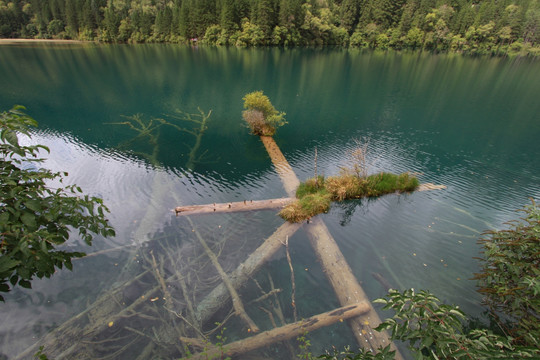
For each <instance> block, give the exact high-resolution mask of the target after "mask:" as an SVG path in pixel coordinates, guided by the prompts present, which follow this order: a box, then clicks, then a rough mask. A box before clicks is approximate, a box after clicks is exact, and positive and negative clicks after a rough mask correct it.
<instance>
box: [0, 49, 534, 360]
mask: <svg viewBox="0 0 540 360" xmlns="http://www.w3.org/2000/svg"><path fill="white" fill-rule="evenodd" d="M0 64H2V65H1V67H0V85H1V86H0V108H1V109H8V108H10V107H11V106H12V105H14V104H23V105H25V106H26V107H27V108H28V112H29V113H30V114H31V115H32V116H34V117H35V118H36V119H37V120H38V121H39V123H40V127H39V130H38V131H37V132H36V134H35V135H34V138H33V141H35V142H39V143H44V144H46V145H48V146H49V147H50V148H51V154H50V155H49V160H48V161H47V166H48V167H50V168H53V169H58V170H59V169H62V170H67V171H69V173H70V176H69V181H72V182H74V183H77V184H79V185H81V187H83V189H84V190H85V191H86V192H88V193H91V194H93V195H99V196H101V197H103V198H104V200H105V202H106V204H107V205H108V206H109V208H110V209H111V214H110V220H111V222H112V223H113V225H114V226H115V227H116V228H117V233H118V236H117V237H116V238H114V239H106V240H105V239H96V240H95V243H94V246H93V247H92V248H91V249H89V248H84V247H83V246H82V245H81V244H80V243H79V242H78V241H73V243H72V244H70V246H72V247H74V248H83V249H84V250H86V251H87V252H88V253H93V252H98V251H103V250H106V251H108V252H105V253H98V254H97V255H94V256H90V257H88V258H86V259H82V260H77V262H76V266H75V269H74V271H73V272H69V271H67V272H66V271H60V272H58V273H57V274H55V276H54V277H53V278H52V279H47V280H43V281H35V282H34V283H33V286H34V290H33V291H23V290H17V291H14V292H12V293H11V294H8V296H7V299H8V300H7V302H6V304H3V305H1V306H0V313H1V314H2V318H3V319H4V320H3V321H2V323H1V325H0V353H4V354H6V355H8V356H10V357H13V356H15V355H16V354H19V353H21V352H22V351H23V350H25V349H26V348H27V347H28V346H29V345H30V344H32V343H34V342H35V341H37V340H38V339H39V338H40V337H42V336H43V335H44V334H46V333H47V331H49V330H51V329H54V328H57V327H58V326H60V325H61V324H62V323H63V322H64V321H65V320H67V319H69V318H71V317H72V316H73V315H76V314H78V313H80V312H81V311H83V310H84V309H85V308H87V307H88V306H90V304H92V303H93V301H94V300H95V299H96V298H97V297H98V296H99V294H100V293H103V292H104V291H106V290H107V289H109V288H110V287H111V286H117V285H118V284H120V283H122V282H123V281H125V279H124V277H125V272H123V271H122V270H121V269H123V268H125V266H124V264H126V262H127V261H128V258H129V259H135V261H136V262H137V261H139V262H140V263H141V265H140V267H141V271H142V269H144V266H145V265H144V264H145V261H143V260H142V259H138V257H137V255H140V254H143V253H145V249H155V250H156V253H157V251H158V247H157V245H156V244H160V243H163V240H162V239H167V241H172V240H170V239H173V238H174V239H175V240H174V241H176V242H175V243H174V244H175V245H174V248H175V249H184V250H181V251H180V253H179V254H180V255H178V256H179V258H183V259H189V258H190V256H192V255H190V253H189V251H188V250H186V249H189V248H190V247H189V245H190V244H193V243H195V242H196V239H195V238H194V236H193V233H192V231H191V230H194V229H192V226H191V224H189V223H188V222H186V220H185V219H182V218H175V217H174V214H173V213H172V212H171V211H170V210H171V209H173V208H174V207H175V206H177V205H184V204H185V205H187V204H204V203H211V202H224V201H240V200H244V199H253V200H255V199H265V198H272V197H281V196H285V192H284V190H283V188H282V185H281V182H280V181H279V178H278V177H277V175H276V174H275V172H274V170H273V168H272V165H271V162H270V160H269V158H268V156H267V154H266V152H265V151H264V148H263V146H262V144H261V143H260V142H259V140H258V139H257V138H255V137H252V136H249V135H248V131H247V129H246V128H244V127H243V126H242V123H241V111H242V100H241V99H242V96H243V95H244V94H246V93H247V92H249V91H253V90H259V89H262V90H264V92H265V93H266V94H267V95H268V96H269V97H270V99H271V100H272V102H273V104H274V105H275V106H276V108H277V109H279V110H283V111H285V112H287V119H288V121H289V124H288V125H287V126H286V127H284V128H282V129H280V130H279V132H278V134H277V135H276V141H277V142H278V144H279V145H280V147H281V149H282V151H283V152H284V154H285V156H286V158H287V159H288V160H289V162H290V163H291V165H292V167H293V169H294V170H295V172H296V173H297V175H298V176H299V178H300V179H302V180H303V179H306V178H307V177H310V176H312V175H313V171H314V170H313V164H314V149H315V147H316V148H317V151H318V169H319V173H324V174H327V175H332V174H336V173H337V172H338V171H339V167H340V166H343V165H346V164H347V161H348V160H347V159H348V154H349V153H350V151H351V150H352V149H353V148H354V146H355V144H354V139H362V138H363V139H369V144H370V158H369V159H370V162H371V167H370V171H371V172H376V171H382V170H384V171H392V172H402V171H413V172H420V173H422V174H423V175H422V176H421V180H422V181H425V182H434V183H438V184H445V185H447V186H448V189H447V190H444V191H432V192H423V193H414V194H410V195H401V196H393V195H392V196H386V197H383V198H380V199H376V200H363V201H355V202H347V203H344V204H336V205H335V206H334V207H333V208H332V210H331V212H330V213H329V214H326V215H324V220H325V223H326V224H327V226H328V227H329V229H330V231H331V233H332V235H333V236H334V238H335V239H336V241H337V242H338V244H339V246H340V248H341V250H342V251H343V253H344V254H345V256H346V258H347V260H348V261H349V264H350V265H351V267H352V268H353V271H354V272H355V274H356V276H357V278H358V280H359V281H360V282H361V284H362V286H363V288H364V289H365V290H366V292H367V294H368V296H369V297H370V298H372V299H374V298H377V297H380V296H382V295H384V293H385V290H384V289H383V287H382V286H381V284H380V283H379V282H377V281H376V280H375V279H374V277H373V273H379V274H381V275H382V276H384V277H385V278H386V279H387V280H388V282H389V283H390V284H391V285H392V286H394V287H399V288H401V289H404V288H409V287H414V288H417V289H430V290H431V291H433V292H434V293H435V294H436V295H438V296H439V297H441V298H443V299H444V300H445V301H448V302H452V303H456V304H459V305H460V306H461V307H462V308H463V309H464V310H465V311H467V312H469V313H471V314H475V315H477V314H479V313H480V312H481V311H482V309H481V307H479V305H478V303H479V300H480V298H479V296H478V295H477V294H476V292H475V291H474V282H473V281H470V280H469V279H470V278H471V277H472V274H473V273H474V271H475V270H476V262H475V260H474V259H472V257H473V256H476V255H478V247H477V244H476V241H477V239H478V238H479V236H480V234H481V233H482V232H483V231H484V230H487V229H492V228H501V227H503V223H504V222H505V221H508V220H511V219H514V218H516V216H517V214H515V213H514V210H516V209H518V208H520V207H522V206H523V205H525V204H527V203H528V202H529V200H528V197H533V198H536V199H539V198H540V145H539V142H538V139H539V138H540V118H539V115H538V114H540V102H539V101H538V94H539V93H540V65H539V64H538V63H537V62H536V63H535V62H531V61H529V60H527V59H514V60H512V59H500V58H496V59H492V58H464V57H461V56H457V55H431V54H422V53H414V54H406V53H405V54H395V53H363V52H356V51H352V50H351V51H345V50H287V51H282V50H277V49H272V50H266V49H256V50H249V49H242V50H239V49H215V48H198V49H193V48H189V47H176V46H166V45H163V46H162V45H151V46H147V45H140V46H93V45H90V46H73V47H71V46H70V47H42V46H40V47H32V46H24V47H2V48H0ZM197 107H200V108H201V109H202V110H204V111H206V112H208V111H209V110H212V115H211V117H210V122H209V123H208V130H207V131H206V133H205V134H204V136H203V137H202V142H201V148H200V151H199V154H203V153H204V157H203V159H202V162H200V163H197V164H196V165H195V168H194V169H193V171H189V170H188V169H187V168H186V163H187V158H188V157H189V152H190V147H191V146H193V144H194V138H193V136H191V135H189V134H186V133H179V132H175V131H163V132H162V133H161V135H160V138H159V149H160V151H159V152H158V154H157V157H156V158H155V159H154V161H152V162H151V161H148V159H146V158H145V157H144V156H141V155H140V154H139V153H141V152H150V151H151V150H152V147H151V146H148V144H145V143H144V142H134V143H132V144H131V145H130V146H129V147H127V148H119V146H118V145H119V144H121V143H122V142H125V141H127V140H129V139H131V138H133V137H134V136H135V135H136V134H135V133H134V132H133V131H131V130H129V129H128V128H127V127H126V126H122V125H114V124H111V123H118V122H121V121H125V118H123V116H130V115H134V114H137V113H139V114H141V115H142V117H143V118H145V119H149V118H151V117H162V118H165V119H168V120H170V117H168V116H169V115H171V114H175V110H176V109H181V110H183V111H186V112H190V113H195V112H197ZM182 124H184V126H189V125H187V124H186V123H185V122H184V123H182ZM193 221H194V222H195V228H196V229H197V230H198V231H200V232H201V234H202V235H203V236H205V237H206V238H207V239H209V241H211V242H212V244H214V245H215V246H216V249H222V258H221V260H222V265H223V266H224V267H225V268H226V269H228V270H230V269H232V268H234V267H235V264H237V263H238V262H239V261H242V259H243V258H245V256H246V254H247V253H248V252H249V251H251V250H252V249H253V248H254V247H256V246H258V244H260V242H261V241H262V240H263V239H264V238H265V237H267V236H268V235H270V234H271V233H272V231H273V230H274V229H275V228H276V227H278V226H279V225H280V224H281V221H280V219H279V218H277V217H276V216H275V214H274V213H273V212H267V211H265V212H258V213H246V214H237V215H218V216H215V217H204V218H203V217H201V218H193ZM222 241H225V243H222ZM290 242H291V256H292V258H293V262H294V266H295V275H296V284H297V293H296V302H297V304H298V311H299V315H300V316H301V317H307V316H310V315H313V314H316V313H320V312H323V311H327V310H330V309H332V308H334V307H336V306H338V303H337V301H336V300H335V299H334V297H333V295H332V294H331V291H330V289H329V288H328V285H327V284H326V280H325V277H324V274H323V273H322V271H321V270H320V268H319V266H318V263H317V262H316V260H315V256H314V254H313V252H312V250H311V247H310V246H309V242H308V241H307V238H306V237H305V234H304V233H303V232H302V231H299V232H297V233H296V234H295V235H294V236H293V237H292V238H291V239H290ZM220 244H221V245H220ZM223 244H225V245H223ZM110 249H113V250H111V251H109V250H110ZM146 253H147V251H146ZM147 260H148V259H147ZM186 261H187V260H186ZM187 263H189V264H190V266H192V267H193V268H196V269H197V272H198V274H199V275H200V276H201V277H202V278H204V277H205V276H208V277H210V275H211V274H212V270H210V269H209V268H208V267H205V265H204V264H202V263H203V261H202V260H201V261H195V262H189V261H188V262H187ZM146 265H148V264H147V262H146ZM203 265H204V266H203ZM135 273H137V272H136V271H135ZM267 273H269V274H271V276H272V278H273V280H274V282H275V283H276V287H279V288H282V289H283V291H282V292H281V293H280V299H281V302H282V303H283V304H288V302H289V296H290V295H289V294H290V273H289V270H288V264H287V261H286V259H285V257H284V253H283V252H280V253H278V254H277V255H276V256H275V258H274V259H273V260H272V261H271V262H270V263H269V264H268V265H267V266H265V267H264V268H263V269H262V270H261V271H260V272H259V275H258V276H257V279H258V281H259V282H260V284H261V286H262V287H264V288H265V289H266V291H268V286H269V284H268V280H267V276H266V274H267ZM206 280H208V279H206ZM206 280H205V281H206ZM208 281H209V280H208ZM209 284H212V283H211V282H209ZM321 292H323V293H326V292H327V293H328V295H325V296H321V295H320V294H321ZM260 294H261V293H260V290H259V289H258V288H257V287H256V285H254V283H250V284H249V285H248V286H247V287H246V288H245V289H243V290H242V296H243V297H245V298H246V299H249V298H255V297H258V296H260ZM130 296H132V297H133V296H134V295H131V294H124V297H125V298H129V297H130ZM130 300H132V299H130ZM283 307H284V310H283V312H284V315H285V317H286V318H287V320H288V321H290V320H291V317H292V314H291V312H292V311H291V309H290V308H287V307H286V306H285V305H284V306H283ZM248 312H250V314H252V316H253V317H254V318H255V320H256V321H257V323H260V324H261V325H260V326H261V327H264V328H268V327H271V325H270V324H269V321H268V318H267V317H266V315H265V314H264V313H262V312H261V311H260V310H258V309H257V307H256V306H251V307H249V308H248ZM148 323H149V324H152V323H151V322H150V321H149V322H148ZM138 325H139V326H141V328H142V329H143V330H142V331H147V329H145V328H144V326H145V325H144V322H141V323H138ZM227 328H228V331H226V333H225V335H227V336H228V337H229V339H235V338H237V337H240V336H242V330H241V329H242V325H241V324H240V323H239V322H237V321H236V322H235V321H232V322H230V323H228V324H227ZM148 331H150V330H148ZM313 336H314V339H315V340H316V341H313V342H314V343H316V344H317V345H316V346H315V348H314V352H317V351H319V350H320V349H321V348H322V347H328V346H329V345H331V344H334V345H337V346H341V345H344V344H347V343H350V342H351V341H352V340H351V339H350V337H349V335H348V333H347V330H346V327H343V326H342V327H339V326H336V327H333V328H330V329H326V330H324V331H318V332H316V333H314V334H313ZM81 346H82V345H81ZM85 346H87V345H85ZM130 351H131V352H129V351H128V352H125V353H123V354H119V355H118V356H116V357H117V358H132V357H133V353H137V352H138V351H140V349H137V348H136V347H134V348H133V349H132V350H130ZM265 351H266V355H267V356H269V357H274V358H287V356H284V355H276V351H280V348H269V349H267V350H265ZM110 352H111V353H112V350H111V351H110ZM271 354H273V355H271ZM277 354H282V353H281V352H279V353H277Z"/></svg>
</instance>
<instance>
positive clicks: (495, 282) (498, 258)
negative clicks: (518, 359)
mask: <svg viewBox="0 0 540 360" xmlns="http://www.w3.org/2000/svg"><path fill="white" fill-rule="evenodd" d="M521 211H523V212H525V214H526V216H525V217H524V218H522V219H521V220H522V221H513V222H511V223H510V224H511V225H512V227H511V228H510V229H508V230H502V231H489V232H486V233H485V235H486V236H485V237H484V238H482V239H480V241H479V243H480V244H481V245H482V247H483V250H484V253H483V255H484V256H483V257H482V258H481V259H480V263H481V269H480V270H481V271H480V273H478V274H476V276H475V278H476V279H477V280H478V286H479V290H478V291H479V292H480V293H481V294H483V295H484V296H485V298H484V299H485V302H486V305H487V306H488V307H489V309H490V310H491V312H492V313H493V314H495V315H497V314H501V313H503V314H505V315H506V316H507V317H509V319H510V322H509V323H508V328H507V329H505V330H506V331H507V332H508V333H509V334H510V335H511V336H512V337H514V338H515V339H516V341H518V342H520V343H523V344H528V345H532V346H536V347H538V348H540V326H539V325H538V324H539V323H540V209H538V207H537V206H536V204H535V203H534V201H533V203H532V205H530V206H528V207H526V208H525V209H524V210H521ZM499 322H502V321H501V320H500V319H499Z"/></svg>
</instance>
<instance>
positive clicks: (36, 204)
mask: <svg viewBox="0 0 540 360" xmlns="http://www.w3.org/2000/svg"><path fill="white" fill-rule="evenodd" d="M24 206H26V207H27V208H28V209H30V210H32V211H40V210H41V202H40V201H39V200H28V201H26V202H25V203H24Z"/></svg>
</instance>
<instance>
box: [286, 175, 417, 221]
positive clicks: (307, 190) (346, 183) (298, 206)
mask: <svg viewBox="0 0 540 360" xmlns="http://www.w3.org/2000/svg"><path fill="white" fill-rule="evenodd" d="M419 185H420V183H419V181H418V179H417V178H416V177H415V176H412V175H411V174H410V173H408V172H406V173H402V174H399V175H396V174H391V173H384V172H382V173H378V174H373V175H369V176H361V175H358V174H352V173H350V172H349V171H346V170H344V171H343V173H342V174H341V175H339V176H332V177H328V178H325V177H323V176H316V177H313V178H310V179H308V180H306V181H305V182H303V183H301V184H300V186H298V189H297V190H296V197H297V199H298V200H296V201H295V202H293V203H291V204H289V205H287V206H286V207H285V208H283V209H282V210H281V211H280V213H279V215H280V216H281V217H282V218H283V219H284V220H287V221H290V222H301V221H303V220H306V219H309V218H311V217H312V216H315V215H317V214H321V213H326V212H328V210H329V209H330V205H331V203H332V201H343V200H349V199H360V198H365V197H374V196H381V195H385V194H390V193H395V192H398V193H403V192H410V191H414V190H416V188H418V186H419Z"/></svg>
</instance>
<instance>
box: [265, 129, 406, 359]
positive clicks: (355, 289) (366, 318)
mask: <svg viewBox="0 0 540 360" xmlns="http://www.w3.org/2000/svg"><path fill="white" fill-rule="evenodd" d="M260 138H261V141H262V142H263V144H264V146H265V148H266V150H267V152H268V154H269V155H270V158H271V159H272V163H273V164H274V166H275V167H276V172H277V173H278V174H279V177H280V178H281V181H282V182H283V187H284V188H285V191H286V192H287V194H288V195H289V196H294V195H293V194H294V192H295V191H296V188H297V187H298V185H299V184H300V181H299V180H298V178H297V177H296V174H295V173H294V171H293V170H292V168H291V166H290V165H289V163H288V162H287V159H285V156H283V153H282V152H281V150H280V149H279V147H278V146H277V144H276V143H275V141H274V139H273V138H272V137H270V136H261V137H260ZM305 229H306V231H307V235H308V237H309V239H310V242H311V246H312V247H313V250H314V251H315V253H316V255H317V258H318V259H319V262H320V263H321V266H322V267H323V269H324V272H325V274H326V277H327V278H328V281H329V283H330V285H331V286H332V288H333V289H334V292H335V294H336V297H337V298H338V300H339V302H340V304H341V305H342V306H347V305H350V304H356V303H366V304H368V306H369V309H368V311H367V312H366V313H364V314H363V315H361V316H358V317H354V318H351V319H350V320H349V325H350V326H351V328H352V330H353V333H354V336H355V337H356V340H357V341H358V344H359V345H360V346H361V347H363V348H365V349H367V350H371V351H372V352H375V351H376V350H377V348H379V347H380V346H382V347H385V346H386V345H388V344H391V345H392V350H395V351H396V355H395V359H402V356H401V354H400V353H399V351H398V350H397V348H396V347H395V345H394V344H393V343H392V342H391V341H390V339H389V337H388V334H387V333H386V332H377V331H375V330H373V329H374V328H375V327H377V326H378V325H379V324H380V323H381V319H380V317H379V315H378V314H377V312H376V311H375V309H374V308H373V306H372V305H371V303H370V302H369V299H368V297H367V295H366V294H365V292H364V290H363V289H362V287H361V286H360V284H358V280H357V279H356V277H355V276H354V274H353V273H352V270H351V268H350V266H349V264H348V263H347V261H346V260H345V257H344V256H343V253H342V252H341V250H340V249H339V247H338V245H337V244H336V241H335V240H334V238H333V237H332V235H331V234H330V232H329V231H328V228H327V227H326V225H325V224H324V222H323V221H322V219H321V218H320V217H316V218H314V219H313V221H312V223H311V224H309V225H307V226H306V227H305Z"/></svg>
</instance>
